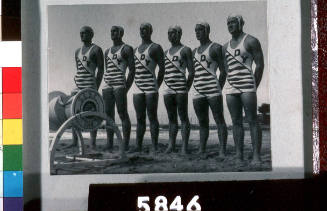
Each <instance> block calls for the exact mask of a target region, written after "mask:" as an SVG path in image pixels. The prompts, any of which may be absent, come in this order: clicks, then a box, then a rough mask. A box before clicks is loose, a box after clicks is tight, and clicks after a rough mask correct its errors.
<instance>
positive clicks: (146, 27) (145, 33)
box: [140, 23, 153, 39]
mask: <svg viewBox="0 0 327 211" xmlns="http://www.w3.org/2000/svg"><path fill="white" fill-rule="evenodd" d="M152 31H153V29H152V25H151V24H150V23H142V24H141V26H140V36H141V38H142V39H150V38H151V34H152Z"/></svg>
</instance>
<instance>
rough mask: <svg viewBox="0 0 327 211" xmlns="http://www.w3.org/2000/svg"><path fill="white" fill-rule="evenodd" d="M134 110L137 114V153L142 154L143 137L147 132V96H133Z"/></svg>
mask: <svg viewBox="0 0 327 211" xmlns="http://www.w3.org/2000/svg"><path fill="white" fill-rule="evenodd" d="M133 102H134V108H135V112H136V120H137V126H136V144H137V149H136V150H137V151H138V152H142V143H143V137H144V133H145V130H146V102H145V94H134V95H133Z"/></svg>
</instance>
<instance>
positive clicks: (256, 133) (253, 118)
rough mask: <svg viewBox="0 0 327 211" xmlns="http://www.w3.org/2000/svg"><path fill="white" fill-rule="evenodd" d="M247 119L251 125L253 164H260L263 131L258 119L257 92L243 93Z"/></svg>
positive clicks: (242, 97)
mask: <svg viewBox="0 0 327 211" xmlns="http://www.w3.org/2000/svg"><path fill="white" fill-rule="evenodd" d="M241 99H242V103H243V106H244V112H245V116H246V119H247V121H248V123H249V125H250V134H251V140H252V148H253V158H252V163H253V164H260V163H261V159H260V151H261V143H262V132H261V128H260V126H259V124H258V121H257V95H256V93H255V92H249V93H243V94H242V95H241Z"/></svg>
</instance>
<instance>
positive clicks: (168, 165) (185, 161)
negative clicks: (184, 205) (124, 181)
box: [50, 127, 272, 174]
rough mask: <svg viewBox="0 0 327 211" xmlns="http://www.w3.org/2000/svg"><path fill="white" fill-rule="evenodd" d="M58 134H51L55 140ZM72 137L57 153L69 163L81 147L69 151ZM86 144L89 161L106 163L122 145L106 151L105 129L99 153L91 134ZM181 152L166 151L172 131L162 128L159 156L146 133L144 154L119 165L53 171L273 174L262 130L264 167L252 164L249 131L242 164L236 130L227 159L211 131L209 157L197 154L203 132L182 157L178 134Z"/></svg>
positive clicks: (66, 135)
mask: <svg viewBox="0 0 327 211" xmlns="http://www.w3.org/2000/svg"><path fill="white" fill-rule="evenodd" d="M53 136H54V133H50V140H52V138H53ZM71 137H72V134H71V132H70V131H69V130H68V131H66V132H65V133H64V134H63V136H62V138H61V140H60V143H59V145H58V148H57V150H56V157H57V158H56V161H65V162H71V161H69V160H65V159H64V157H65V156H67V155H69V156H71V157H73V156H74V155H77V153H78V148H77V147H72V148H66V147H67V146H68V145H70V144H71V143H72V138H71ZM83 137H84V140H85V144H86V153H87V154H88V156H87V157H88V158H92V159H93V158H94V159H98V160H104V159H108V158H116V157H117V156H118V143H117V140H116V139H115V142H114V150H113V152H108V151H106V150H105V149H104V147H105V144H106V133H105V130H103V129H99V130H98V135H97V147H96V149H95V150H93V149H91V147H90V136H89V133H83ZM176 143H177V151H176V152H174V153H171V154H166V153H164V151H165V150H166V148H167V147H168V131H167V129H160V134H159V146H158V148H159V151H158V153H157V154H156V155H155V156H152V155H150V154H149V149H150V147H151V139H150V132H149V131H146V133H145V136H144V142H143V151H142V153H141V154H140V153H127V158H126V159H125V160H124V161H121V162H115V163H112V164H110V165H108V164H106V165H92V166H91V167H89V166H84V165H83V164H82V161H74V163H77V162H80V163H81V165H78V166H76V167H70V168H61V169H58V170H57V171H52V173H53V174H132V173H186V172H188V173H189V172H235V171H239V172H243V171H271V168H272V167H271V147H270V146H271V145H270V132H269V130H263V131H262V151H261V159H262V163H261V165H251V164H250V161H251V156H252V145H251V139H250V132H249V131H248V130H246V131H245V139H244V161H243V162H242V163H238V162H235V159H234V155H235V149H234V142H233V137H232V131H231V130H228V140H227V156H226V157H225V158H220V157H219V152H218V151H219V144H218V135H217V131H216V130H210V134H209V139H208V143H207V153H206V155H205V156H199V155H197V154H196V152H197V150H198V144H199V131H198V130H191V134H190V141H189V152H190V153H189V154H188V155H181V154H180V148H181V135H180V132H179V133H178V135H177V142H176ZM133 149H135V127H133V128H132V133H131V141H130V150H132V151H133Z"/></svg>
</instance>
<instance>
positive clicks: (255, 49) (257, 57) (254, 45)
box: [246, 37, 264, 87]
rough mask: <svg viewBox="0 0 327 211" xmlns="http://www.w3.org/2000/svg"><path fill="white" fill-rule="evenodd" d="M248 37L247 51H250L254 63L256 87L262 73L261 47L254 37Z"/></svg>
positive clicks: (262, 58)
mask: <svg viewBox="0 0 327 211" xmlns="http://www.w3.org/2000/svg"><path fill="white" fill-rule="evenodd" d="M248 39H249V43H248V47H249V52H251V54H252V56H253V59H254V63H255V70H254V78H255V83H256V86H257V87H258V86H259V84H260V82H261V79H262V75H263V69H264V57H263V53H262V48H261V45H260V42H259V40H258V39H256V38H254V37H249V38H248ZM246 47H247V45H246Z"/></svg>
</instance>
